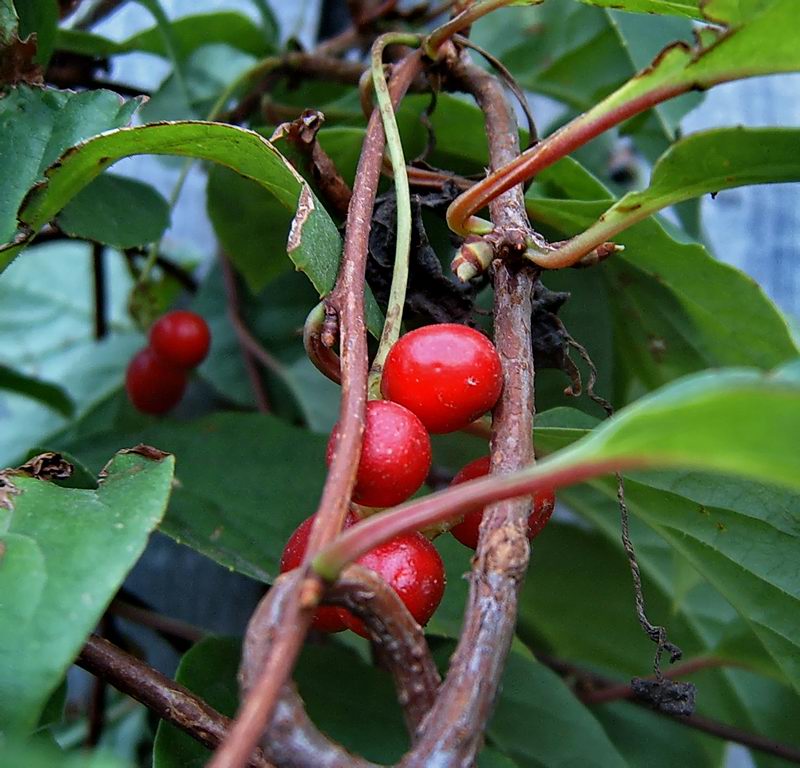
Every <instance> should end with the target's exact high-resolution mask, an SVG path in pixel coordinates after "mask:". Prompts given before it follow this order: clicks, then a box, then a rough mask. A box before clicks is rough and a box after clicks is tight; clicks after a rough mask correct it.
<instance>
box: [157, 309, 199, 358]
mask: <svg viewBox="0 0 800 768" xmlns="http://www.w3.org/2000/svg"><path fill="white" fill-rule="evenodd" d="M150 346H151V347H152V348H153V349H154V350H155V351H156V352H157V353H158V354H159V355H160V356H161V357H163V358H164V360H166V361H167V362H168V363H171V364H172V365H176V366H178V367H179V368H196V367H197V366H198V365H200V363H202V362H203V360H205V357H206V355H207V354H208V348H209V347H210V346H211V331H209V329H208V325H206V321H205V320H203V318H202V317H200V315H197V314H195V313H194V312H187V311H184V310H175V311H174V312H167V314H166V315H163V316H162V317H160V318H159V319H158V320H156V322H155V323H154V324H153V327H152V328H151V329H150Z"/></svg>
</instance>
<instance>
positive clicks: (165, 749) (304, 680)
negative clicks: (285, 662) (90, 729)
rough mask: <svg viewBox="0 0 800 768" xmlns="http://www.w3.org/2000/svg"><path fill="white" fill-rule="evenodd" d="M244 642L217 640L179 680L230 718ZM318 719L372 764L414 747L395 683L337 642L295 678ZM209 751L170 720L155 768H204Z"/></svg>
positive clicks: (307, 654) (198, 650)
mask: <svg viewBox="0 0 800 768" xmlns="http://www.w3.org/2000/svg"><path fill="white" fill-rule="evenodd" d="M240 647H241V643H240V642H239V641H233V640H223V639H218V638H209V639H206V640H203V641H202V642H200V643H198V644H197V645H196V646H194V648H192V649H191V650H190V651H189V652H188V653H187V654H186V655H185V656H184V657H183V660H182V661H181V665H180V667H179V669H178V675H177V680H178V682H180V683H182V684H183V685H185V686H186V687H187V688H189V689H190V690H192V691H194V693H196V694H198V695H199V696H201V697H203V698H204V699H206V700H207V701H208V702H209V703H210V704H212V706H215V707H216V708H218V709H219V710H220V711H221V712H222V713H223V714H228V715H232V714H233V713H234V712H235V709H236V705H237V703H238V690H237V685H236V672H237V669H238V666H239V652H240ZM294 677H295V680H296V682H297V686H298V689H299V692H300V695H301V696H302V698H303V701H304V702H305V705H306V709H307V711H308V714H309V715H310V717H311V719H312V720H313V721H314V723H316V724H317V726H318V727H319V728H320V729H321V730H322V731H323V732H325V733H327V734H328V735H329V736H330V737H331V738H333V739H334V740H336V741H338V742H340V743H341V744H342V745H343V746H344V747H345V748H346V749H348V750H350V751H354V752H357V753H359V754H362V755H363V756H364V757H366V758H367V759H368V760H375V761H378V762H380V763H394V762H395V761H396V760H397V759H399V758H400V756H401V755H402V754H403V752H405V750H406V749H407V748H408V740H407V737H406V734H405V729H404V727H403V721H402V718H401V716H400V709H399V707H398V705H397V701H396V698H395V694H394V690H393V687H392V683H391V679H390V678H389V676H388V675H387V674H386V672H384V671H382V670H379V669H377V668H375V667H371V666H368V665H367V664H365V663H364V662H363V661H361V659H360V658H359V657H358V655H356V654H355V653H353V652H352V651H349V650H347V649H346V648H342V647H341V646H337V645H335V644H329V645H327V646H316V647H315V646H306V647H305V648H304V650H303V652H302V654H301V656H300V660H299V662H298V665H297V667H296V669H295V674H294ZM354 702H358V710H359V711H361V712H364V713H369V727H365V723H364V720H363V719H362V718H358V717H354V716H353V711H354V710H353V703H354ZM207 760H208V752H207V751H206V750H205V749H204V748H203V747H200V746H198V745H197V743H196V742H194V741H193V740H192V739H191V738H189V737H188V736H185V735H183V734H181V733H180V732H178V731H176V730H175V729H174V728H172V726H168V725H166V724H165V723H162V724H161V725H160V726H159V730H158V735H157V737H156V749H155V760H154V763H153V765H154V768H194V766H197V767H198V768H199V767H200V766H202V765H205V763H206V762H207Z"/></svg>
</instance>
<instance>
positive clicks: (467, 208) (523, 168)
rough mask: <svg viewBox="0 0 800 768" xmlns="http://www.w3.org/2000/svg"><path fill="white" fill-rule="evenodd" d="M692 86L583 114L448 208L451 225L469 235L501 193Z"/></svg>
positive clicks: (650, 93) (652, 93)
mask: <svg viewBox="0 0 800 768" xmlns="http://www.w3.org/2000/svg"><path fill="white" fill-rule="evenodd" d="M690 89H691V84H687V83H680V84H677V85H671V86H661V87H660V88H654V89H653V90H652V91H648V92H647V93H644V94H642V95H641V96H638V97H637V98H635V99H631V100H630V101H628V102H625V103H624V104H621V105H619V106H618V107H615V108H614V109H611V110H609V111H608V112H605V113H604V114H601V115H600V116H599V117H594V115H593V114H592V112H591V111H590V112H586V113H584V114H582V115H579V116H578V117H576V118H575V119H574V120H572V121H571V122H569V123H567V124H566V125H565V126H563V127H562V128H560V129H559V130H558V131H556V132H555V133H553V134H552V135H550V136H548V137H547V138H546V139H544V140H542V141H540V142H539V143H538V144H536V145H535V146H533V147H531V148H530V149H528V150H526V151H525V152H523V153H522V154H521V155H519V156H518V157H517V158H516V159H514V160H512V161H511V162H510V163H507V164H506V165H504V166H503V167H502V168H498V169H497V170H496V171H494V172H492V173H490V174H489V175H488V176H487V177H486V178H485V179H484V180H483V181H481V182H479V183H478V184H476V185H475V186H473V187H471V188H470V189H468V190H467V191H466V192H464V193H463V194H462V195H460V196H459V197H457V198H456V199H455V200H454V201H453V202H452V203H451V205H450V207H449V208H448V209H447V223H448V225H449V226H450V228H451V229H452V230H453V231H454V232H458V233H459V234H462V235H465V234H468V233H469V232H470V223H469V219H470V217H471V216H473V215H474V214H475V213H477V212H478V211H479V210H481V208H484V207H485V206H486V205H488V204H489V202H490V201H491V200H493V199H494V198H495V197H497V196H498V195H501V194H502V193H503V192H506V191H507V190H509V189H511V188H512V187H514V186H516V185H517V184H522V183H523V182H525V181H527V180H528V179H530V178H532V177H533V176H535V175H536V174H537V173H539V172H540V171H543V170H544V169H545V168H548V167H549V166H551V165H552V164H553V163H555V162H556V161H557V160H560V159H561V158H562V157H565V156H566V155H568V154H569V153H570V152H573V151H575V150H576V149H578V148H579V147H582V146H583V145H584V144H586V143H587V142H588V141H590V140H591V139H593V138H594V137H595V136H598V135H599V134H601V133H603V131H606V130H608V129H609V128H612V127H613V126H615V125H618V124H619V123H621V122H623V121H625V120H627V119H629V118H631V117H634V116H635V115H638V114H639V113H640V112H644V111H645V110H647V109H650V108H651V107H654V106H656V105H657V104H660V103H661V102H662V101H666V100H668V99H671V98H674V97H675V96H679V95H680V94H682V93H685V92H686V91H688V90H690Z"/></svg>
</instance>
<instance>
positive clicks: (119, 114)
mask: <svg viewBox="0 0 800 768" xmlns="http://www.w3.org/2000/svg"><path fill="white" fill-rule="evenodd" d="M139 103H140V102H139V101H138V100H135V99H134V100H131V101H123V100H122V99H121V98H120V97H119V96H118V95H117V94H115V93H111V92H110V91H103V90H98V91H84V92H82V93H76V92H75V91H56V90H53V89H49V88H45V89H42V88H30V87H27V86H19V87H17V88H13V89H12V90H11V91H9V92H8V93H7V94H5V95H4V96H3V98H2V99H0V172H2V177H3V184H2V185H1V186H0V241H3V242H5V241H7V240H10V239H11V238H12V237H13V235H14V232H15V230H16V225H17V211H18V209H19V206H20V203H21V202H22V200H23V198H24V197H25V194H26V193H27V192H28V190H29V189H30V188H31V187H32V186H33V185H34V183H35V182H36V181H38V180H39V179H40V178H41V176H42V174H43V173H44V170H45V168H47V166H48V165H51V164H52V163H54V162H55V161H56V159H57V158H58V156H59V155H60V154H61V153H62V152H63V151H64V150H65V149H67V148H68V147H70V146H72V145H73V144H76V143H77V142H79V141H81V140H82V139H85V138H87V137H88V136H92V135H94V134H96V133H101V132H102V131H107V130H109V129H110V128H118V127H120V126H123V125H126V124H127V123H128V122H129V121H130V119H131V117H132V115H133V113H134V112H135V111H136V108H137V107H138V106H139ZM4 256H5V254H4ZM8 261H9V260H7V259H5V258H3V257H0V268H2V267H3V266H5V265H6V264H8Z"/></svg>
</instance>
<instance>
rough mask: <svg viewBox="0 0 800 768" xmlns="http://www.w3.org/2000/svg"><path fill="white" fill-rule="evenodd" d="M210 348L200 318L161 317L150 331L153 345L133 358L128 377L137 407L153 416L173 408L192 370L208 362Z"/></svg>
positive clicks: (190, 314)
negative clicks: (207, 356) (206, 358)
mask: <svg viewBox="0 0 800 768" xmlns="http://www.w3.org/2000/svg"><path fill="white" fill-rule="evenodd" d="M210 346H211V331H209V329H208V325H207V324H206V321H205V320H203V318H202V317H200V315H197V314H195V313H194V312H187V311H184V310H176V311H174V312H168V313H167V314H166V315H163V316H162V317H160V318H159V319H158V320H157V321H156V322H155V323H154V324H153V327H152V328H151V329H150V345H149V346H147V347H145V348H144V349H142V350H140V351H139V352H137V353H136V354H135V355H134V356H133V359H132V360H131V361H130V363H129V364H128V370H127V372H126V374H125V389H126V390H127V392H128V397H129V398H130V401H131V402H132V403H133V405H134V407H135V408H136V409H137V410H139V411H142V412H143V413H151V414H162V413H166V412H167V411H169V410H171V409H172V408H174V407H175V406H176V405H177V404H178V403H179V402H180V400H181V398H182V397H183V393H184V391H185V390H186V384H187V381H188V374H189V371H190V370H191V369H192V368H196V367H197V366H198V365H200V363H202V362H203V360H205V357H206V355H207V354H208V349H209V347H210Z"/></svg>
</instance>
